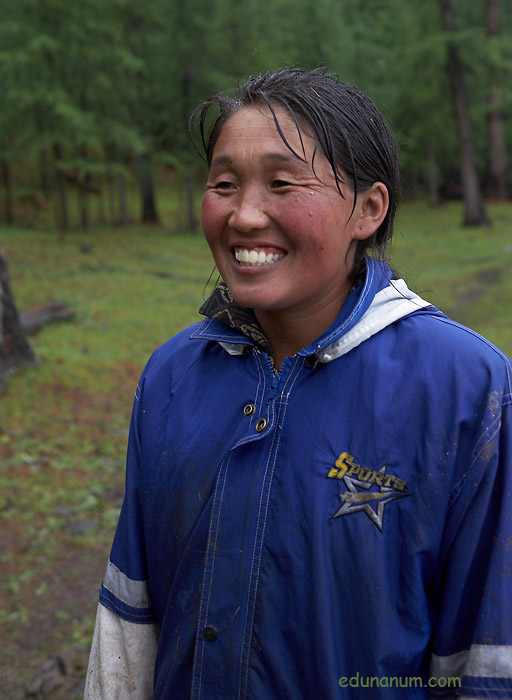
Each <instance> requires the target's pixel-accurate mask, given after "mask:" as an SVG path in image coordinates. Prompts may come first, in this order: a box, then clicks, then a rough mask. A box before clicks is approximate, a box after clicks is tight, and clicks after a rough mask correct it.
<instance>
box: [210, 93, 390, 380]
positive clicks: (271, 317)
mask: <svg viewBox="0 0 512 700" xmlns="http://www.w3.org/2000/svg"><path fill="white" fill-rule="evenodd" d="M276 122H277V123H278V124H279V132H278V130H277V128H276ZM299 126H300V125H299ZM316 147H317V142H316V140H315V138H313V136H309V135H308V134H307V132H306V131H305V130H304V128H302V129H300V130H299V129H298V128H297V124H296V123H295V122H294V121H293V120H292V118H291V117H290V116H289V114H288V113H287V112H286V111H285V110H284V108H280V107H277V108H275V109H274V110H273V111H272V112H271V110H270V109H269V108H268V107H267V106H266V104H263V105H262V106H254V107H244V108H243V109H241V110H239V111H237V112H235V113H234V114H233V115H232V116H231V117H230V118H229V120H227V121H226V123H225V124H224V126H223V128H222V131H221V132H220V134H219V136H218V138H217V141H216V143H215V146H214V149H213V158H212V163H211V166H210V174H209V177H208V181H207V183H206V193H205V195H204V198H203V203H202V208H201V223H202V227H203V231H204V235H205V237H206V240H207V241H208V244H209V245H210V248H211V250H212V253H213V257H214V258H215V262H216V264H217V267H218V269H219V272H220V274H221V276H222V278H223V280H224V281H225V282H226V284H227V286H228V287H229V290H230V292H231V294H232V296H233V299H234V300H235V301H236V302H237V303H238V304H240V305H242V306H246V307H249V308H252V309H254V311H255V315H256V319H257V321H258V323H259V325H260V326H261V328H262V330H263V332H264V333H265V335H266V337H267V339H268V340H269V342H270V345H271V347H272V356H273V359H274V363H275V366H276V367H277V368H280V367H281V363H282V361H283V360H284V358H285V357H286V356H287V355H293V354H294V353H295V352H297V351H298V350H300V349H301V348H303V347H305V346H307V345H309V343H311V342H312V341H313V340H314V339H315V338H316V337H317V336H318V335H319V334H320V333H321V332H322V331H324V330H325V329H326V328H328V327H329V326H330V325H331V323H332V322H333V321H334V319H335V318H336V316H337V315H338V312H339V310H340V308H341V306H342V305H343V302H344V301H345V299H346V298H347V296H348V294H349V292H350V289H351V287H352V281H351V270H352V266H353V257H354V244H355V243H356V242H357V241H364V240H365V239H367V238H369V237H370V236H372V235H373V234H374V233H375V231H376V230H377V229H378V228H379V226H380V225H381V223H382V221H383V219H384V217H385V215H386V213H387V208H388V200H389V197H388V191H387V188H386V186H385V185H384V184H383V183H381V182H375V183H373V184H372V185H371V187H369V188H368V189H367V190H365V191H364V192H362V193H360V194H359V196H358V197H357V198H355V195H354V192H353V191H352V190H351V189H350V188H349V187H348V185H346V184H341V183H340V179H339V178H338V179H337V178H336V177H335V175H334V173H333V171H332V168H331V167H330V165H329V162H328V160H327V158H326V157H325V155H324V154H323V153H322V152H317V151H316ZM300 151H302V156H299V155H298V152H300ZM347 179H348V178H347V177H346V176H345V178H344V180H345V181H346V180H347ZM267 258H268V262H267Z"/></svg>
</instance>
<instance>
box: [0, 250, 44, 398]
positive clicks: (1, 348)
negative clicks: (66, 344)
mask: <svg viewBox="0 0 512 700" xmlns="http://www.w3.org/2000/svg"><path fill="white" fill-rule="evenodd" d="M35 359H36V358H35V355H34V353H33V351H32V348H31V347H30V345H29V343H28V341H27V339H26V337H25V333H24V331H23V328H22V327H21V323H20V319H19V316H18V312H17V310H16V306H15V305H14V301H13V298H12V294H11V289H10V285H9V275H8V272H7V263H6V262H5V259H4V258H3V256H2V255H0V395H1V394H2V393H3V392H4V390H5V387H6V386H7V383H8V381H9V378H10V376H11V374H12V373H13V372H14V371H15V370H16V368H18V367H22V366H23V365H27V364H33V363H34V362H35Z"/></svg>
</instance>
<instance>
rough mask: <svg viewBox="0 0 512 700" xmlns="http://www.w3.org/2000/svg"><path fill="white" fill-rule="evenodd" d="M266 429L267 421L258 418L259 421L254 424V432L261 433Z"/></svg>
mask: <svg viewBox="0 0 512 700" xmlns="http://www.w3.org/2000/svg"><path fill="white" fill-rule="evenodd" d="M266 427H267V421H266V420H265V419H264V418H260V419H259V421H258V422H257V423H256V432H257V433H262V432H263V431H264V430H265V428H266Z"/></svg>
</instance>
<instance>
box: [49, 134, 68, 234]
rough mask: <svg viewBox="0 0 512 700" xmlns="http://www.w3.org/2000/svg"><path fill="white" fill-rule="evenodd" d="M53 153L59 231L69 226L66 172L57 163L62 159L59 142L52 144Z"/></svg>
mask: <svg viewBox="0 0 512 700" xmlns="http://www.w3.org/2000/svg"><path fill="white" fill-rule="evenodd" d="M53 155H54V157H55V176H56V179H57V191H58V193H59V205H60V209H59V216H57V221H58V226H59V228H60V229H61V231H65V230H66V229H67V228H69V216H68V200H67V195H66V184H67V183H66V173H65V172H64V171H63V170H62V168H61V167H60V165H59V161H60V160H62V150H61V147H60V144H58V143H56V144H54V146H53Z"/></svg>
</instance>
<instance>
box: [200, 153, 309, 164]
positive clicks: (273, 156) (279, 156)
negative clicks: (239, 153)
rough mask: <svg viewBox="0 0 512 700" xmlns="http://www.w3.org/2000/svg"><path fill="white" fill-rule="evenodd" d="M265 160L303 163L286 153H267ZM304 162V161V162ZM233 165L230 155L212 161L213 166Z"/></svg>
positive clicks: (300, 159) (217, 157)
mask: <svg viewBox="0 0 512 700" xmlns="http://www.w3.org/2000/svg"><path fill="white" fill-rule="evenodd" d="M263 160H267V161H269V162H271V163H295V162H297V161H299V162H301V161H302V158H299V157H298V156H296V157H294V156H292V155H287V154H285V153H265V155H264V156H263ZM302 162H304V161H302ZM231 163H233V158H232V157H231V156H228V155H222V156H216V157H215V158H213V160H212V163H211V164H212V166H214V165H216V166H219V165H231Z"/></svg>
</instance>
